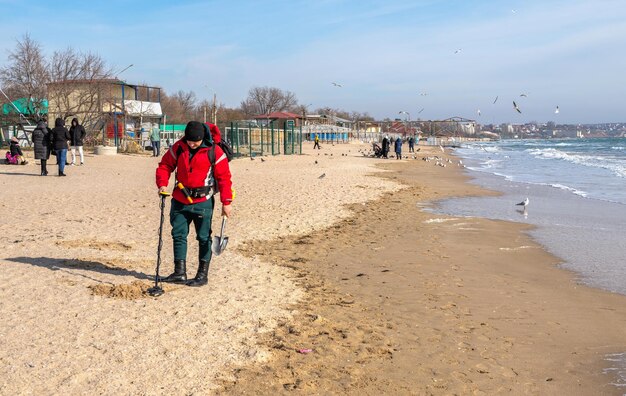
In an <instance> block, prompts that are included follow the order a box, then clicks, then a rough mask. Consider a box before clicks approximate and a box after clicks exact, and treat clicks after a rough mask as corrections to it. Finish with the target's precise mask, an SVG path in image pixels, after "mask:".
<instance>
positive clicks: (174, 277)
mask: <svg viewBox="0 0 626 396" xmlns="http://www.w3.org/2000/svg"><path fill="white" fill-rule="evenodd" d="M159 281H160V282H169V283H185V282H186V281H187V263H186V261H185V260H174V272H173V273H171V274H170V275H169V276H166V277H161V276H159Z"/></svg>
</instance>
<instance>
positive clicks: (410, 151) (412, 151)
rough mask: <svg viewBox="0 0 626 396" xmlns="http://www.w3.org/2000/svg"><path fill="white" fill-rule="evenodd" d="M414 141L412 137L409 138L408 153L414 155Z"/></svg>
mask: <svg viewBox="0 0 626 396" xmlns="http://www.w3.org/2000/svg"><path fill="white" fill-rule="evenodd" d="M414 145H415V139H414V138H413V136H411V137H410V138H409V153H414V152H415V146H414Z"/></svg>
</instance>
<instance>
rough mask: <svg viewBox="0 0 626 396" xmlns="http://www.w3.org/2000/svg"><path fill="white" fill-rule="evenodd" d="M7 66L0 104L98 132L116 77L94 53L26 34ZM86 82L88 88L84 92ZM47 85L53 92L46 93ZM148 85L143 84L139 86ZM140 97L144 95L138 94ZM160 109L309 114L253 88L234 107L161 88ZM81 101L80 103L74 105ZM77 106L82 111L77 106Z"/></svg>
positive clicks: (209, 114) (284, 94)
mask: <svg viewBox="0 0 626 396" xmlns="http://www.w3.org/2000/svg"><path fill="white" fill-rule="evenodd" d="M7 60H8V62H7V63H6V65H5V66H4V67H0V87H1V88H2V90H3V92H4V93H5V94H6V96H4V95H3V96H2V97H0V104H4V103H7V102H8V101H9V98H10V99H11V100H15V99H17V98H30V100H31V103H32V106H33V107H34V113H38V112H39V111H41V108H42V107H43V100H44V99H48V100H49V99H51V98H50V96H51V95H52V96H53V97H54V99H55V103H60V104H61V107H62V109H63V111H62V117H63V118H66V119H67V118H70V117H73V116H76V115H77V114H78V113H80V114H82V115H84V117H83V124H85V125H91V126H92V128H93V129H97V128H98V127H100V128H101V126H102V120H99V119H85V117H89V116H90V115H91V117H94V118H97V117H99V115H98V114H99V113H101V110H100V109H102V105H103V103H102V97H104V96H103V95H102V93H103V91H104V90H105V85H106V84H107V81H110V80H111V79H115V78H117V76H116V73H115V71H114V70H113V69H112V68H111V66H109V65H108V64H107V62H106V61H105V60H104V59H103V58H102V57H101V56H100V55H98V54H96V53H92V52H81V51H77V50H75V49H73V48H71V47H68V48H66V49H64V50H58V51H54V52H53V53H52V56H51V57H49V58H47V57H46V56H45V54H44V51H43V47H42V46H41V44H39V43H38V42H36V41H35V40H33V39H32V38H31V37H30V35H28V34H26V35H24V36H23V37H22V38H20V39H17V40H16V46H15V48H14V49H13V50H11V51H9V53H8V59H7ZM79 81H80V82H81V84H82V85H81V90H80V91H81V96H80V97H76V95H77V94H76V91H77V90H76V87H77V85H76V84H78V82H79ZM85 82H88V83H89V84H88V85H89V87H90V88H89V89H84V87H85V86H86V85H85ZM51 84H52V85H53V86H54V87H55V89H54V91H53V92H52V90H49V86H51ZM138 85H147V84H138ZM142 97H145V96H143V95H142ZM160 97H161V108H162V111H163V113H164V114H166V115H167V122H168V123H186V122H187V121H189V120H203V121H204V120H207V121H210V120H212V119H213V116H215V118H216V121H217V122H218V123H226V122H230V121H238V120H250V119H252V118H253V117H254V116H257V115H261V114H269V113H272V112H277V111H279V112H285V111H288V112H292V113H296V114H299V115H300V114H302V115H304V114H307V113H308V111H307V106H305V105H303V104H301V103H299V102H298V99H297V97H296V94H295V93H293V92H290V91H287V90H282V89H279V88H276V87H267V86H255V87H252V88H250V90H249V91H248V94H247V96H246V98H244V99H243V100H242V101H241V103H240V104H239V106H238V107H228V106H226V105H225V104H223V103H215V104H214V103H213V102H212V101H208V100H201V101H199V100H198V98H197V96H196V94H195V93H194V92H193V91H184V90H179V91H176V92H173V93H168V92H166V91H165V90H164V89H162V88H161V94H160ZM77 103H79V104H77ZM77 106H80V107H77ZM313 113H316V114H327V115H333V116H337V117H341V118H345V119H349V120H356V121H373V120H374V119H373V117H371V116H370V115H369V114H368V113H367V112H363V113H361V112H357V111H346V110H343V109H336V108H330V107H318V108H317V109H315V110H314V111H313Z"/></svg>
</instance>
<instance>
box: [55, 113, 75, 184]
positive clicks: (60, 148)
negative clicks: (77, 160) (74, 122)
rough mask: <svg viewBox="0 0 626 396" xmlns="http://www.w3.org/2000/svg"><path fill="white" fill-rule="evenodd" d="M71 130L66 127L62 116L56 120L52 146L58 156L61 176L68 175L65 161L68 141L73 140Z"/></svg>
mask: <svg viewBox="0 0 626 396" xmlns="http://www.w3.org/2000/svg"><path fill="white" fill-rule="evenodd" d="M71 139H72V137H71V136H70V131H68V130H67V128H66V127H65V122H64V121H63V119H62V118H57V119H56V120H54V128H52V148H53V149H54V152H55V153H56V156H57V165H58V166H59V176H67V175H66V174H65V173H63V171H64V170H65V161H66V160H67V148H68V145H67V142H68V141H69V140H71Z"/></svg>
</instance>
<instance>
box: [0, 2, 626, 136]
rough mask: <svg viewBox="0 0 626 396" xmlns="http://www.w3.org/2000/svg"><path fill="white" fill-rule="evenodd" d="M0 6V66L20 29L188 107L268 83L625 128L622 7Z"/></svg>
mask: <svg viewBox="0 0 626 396" xmlns="http://www.w3.org/2000/svg"><path fill="white" fill-rule="evenodd" d="M0 7H1V10H2V13H1V16H0V35H1V37H2V38H3V40H2V41H1V42H0V66H5V65H6V64H7V62H8V59H7V55H8V52H9V51H11V50H13V49H15V44H16V40H17V39H20V38H21V37H22V36H23V35H24V34H26V33H28V34H29V35H30V36H31V38H32V39H34V40H35V41H37V42H38V43H40V44H41V45H42V47H43V49H44V52H45V54H46V55H47V56H50V55H51V54H52V52H53V51H55V50H62V49H65V48H67V47H72V48H74V49H76V50H79V51H83V52H94V53H97V54H99V55H101V56H102V58H103V59H105V60H106V61H107V63H108V64H109V65H111V66H112V67H113V69H114V70H117V71H121V70H122V69H125V68H126V67H127V66H128V65H130V64H133V67H130V68H128V69H126V70H124V71H123V72H121V73H120V74H119V77H120V78H121V79H123V80H126V81H128V82H130V83H146V84H150V85H158V86H161V87H163V88H164V89H165V90H166V91H167V92H168V93H173V92H175V91H178V90H184V91H189V90H192V91H194V92H195V94H196V96H197V97H198V100H199V101H200V100H202V99H209V100H211V99H212V97H213V94H214V93H216V94H217V97H218V101H220V102H222V103H224V104H225V105H226V106H228V107H238V106H239V104H240V102H241V101H242V100H243V99H244V98H245V97H246V95H247V93H248V90H249V89H250V88H252V87H253V86H271V87H277V88H280V89H283V90H288V91H291V92H293V93H295V94H296V96H297V98H298V100H299V102H300V103H302V104H309V103H310V104H311V105H310V106H309V109H315V108H318V107H326V106H329V107H333V108H340V109H343V110H347V111H359V112H368V113H370V114H371V115H372V116H374V117H375V118H377V119H384V118H391V119H395V118H401V119H405V118H406V117H407V116H408V115H410V117H411V120H416V119H417V118H421V119H445V118H448V117H453V116H460V117H465V118H470V119H475V120H476V121H477V122H479V123H481V124H489V123H503V122H511V123H526V122H531V121H536V122H539V123H544V122H548V121H554V122H556V123H571V124H576V123H584V124H588V123H601V122H623V121H626V116H625V114H624V109H625V108H626V98H625V92H624V90H625V87H626V84H625V83H626V73H625V69H626V54H625V53H624V51H623V48H625V45H624V44H626V2H623V1H617V0H598V1H576V0H572V1H561V0H558V1H539V0H524V1H522V0H513V1H507V2H500V1H486V0H484V1H482V0H481V1H472V2H468V1H461V0H458V1H437V0H431V1H393V0H392V1H373V0H366V1H347V0H346V1H341V0H320V1H316V2H308V1H280V0H274V1H235V2H226V1H224V2H219V1H188V0H183V1H178V2H169V1H168V2H166V1H163V0H154V1H146V0H137V1H134V2H126V1H120V0H112V1H108V2H102V3H100V2H82V1H75V0H70V1H63V2H61V3H60V4H53V3H49V2H45V1H40V0H34V1H28V2H24V1H18V0H0ZM496 97H497V98H498V99H497V100H495V98H496ZM494 101H495V103H494ZM513 101H515V102H516V104H517V106H518V108H519V111H521V113H519V112H518V111H516V110H515V109H514V106H513ZM557 106H558V110H559V111H558V113H556V109H557ZM422 109H423V110H422ZM420 110H421V112H420ZM400 112H407V113H408V114H406V113H402V114H400Z"/></svg>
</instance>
